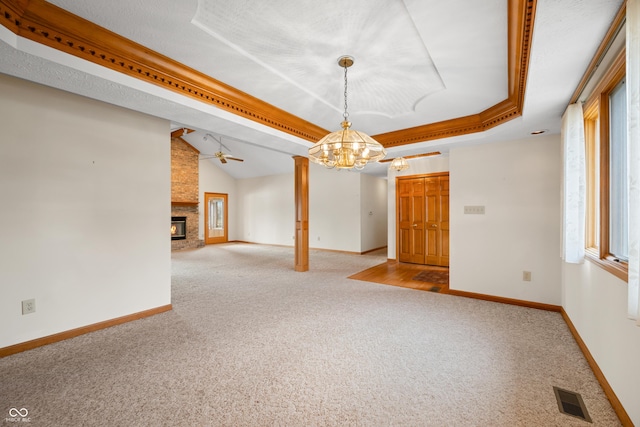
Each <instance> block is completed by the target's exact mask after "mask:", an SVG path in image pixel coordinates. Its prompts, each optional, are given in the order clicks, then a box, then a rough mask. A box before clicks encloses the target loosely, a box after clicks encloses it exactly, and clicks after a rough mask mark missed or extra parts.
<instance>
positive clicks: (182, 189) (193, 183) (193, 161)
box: [167, 138, 204, 251]
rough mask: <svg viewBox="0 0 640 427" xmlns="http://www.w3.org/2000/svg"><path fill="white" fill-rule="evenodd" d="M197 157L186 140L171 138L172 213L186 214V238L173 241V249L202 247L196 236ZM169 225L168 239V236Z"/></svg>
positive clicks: (197, 220)
mask: <svg viewBox="0 0 640 427" xmlns="http://www.w3.org/2000/svg"><path fill="white" fill-rule="evenodd" d="M199 158H200V152H199V151H198V150H197V149H195V148H194V147H192V146H191V145H189V144H188V143H187V142H186V141H184V140H183V139H181V138H172V139H171V216H184V217H187V232H186V237H187V238H186V239H184V240H172V241H171V250H172V251H176V250H182V249H193V248H201V247H203V246H204V241H203V240H200V239H199V238H198V224H199V220H200V214H199V210H198V191H199V188H198V173H199V170H198V162H199ZM170 220H171V218H169V221H170ZM168 228H169V227H167V238H171V237H170V233H169V231H168Z"/></svg>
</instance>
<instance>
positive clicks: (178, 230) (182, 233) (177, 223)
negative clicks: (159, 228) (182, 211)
mask: <svg viewBox="0 0 640 427" xmlns="http://www.w3.org/2000/svg"><path fill="white" fill-rule="evenodd" d="M186 238H187V217H186V216H172V217H171V240H185V239H186Z"/></svg>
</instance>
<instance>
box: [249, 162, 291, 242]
mask: <svg viewBox="0 0 640 427" xmlns="http://www.w3.org/2000/svg"><path fill="white" fill-rule="evenodd" d="M291 161H292V162H293V159H291ZM237 189H238V202H237V203H238V213H239V218H240V221H239V222H238V239H239V240H242V241H246V242H253V243H264V244H270V245H287V246H292V245H293V243H294V241H293V237H294V235H295V216H294V214H295V212H294V181H293V174H282V175H272V176H264V177H260V178H251V179H243V180H238V182H237Z"/></svg>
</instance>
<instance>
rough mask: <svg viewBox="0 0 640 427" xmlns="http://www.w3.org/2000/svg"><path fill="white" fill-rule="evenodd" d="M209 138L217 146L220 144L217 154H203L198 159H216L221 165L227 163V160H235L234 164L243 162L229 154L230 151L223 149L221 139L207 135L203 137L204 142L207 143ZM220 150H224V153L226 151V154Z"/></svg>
mask: <svg viewBox="0 0 640 427" xmlns="http://www.w3.org/2000/svg"><path fill="white" fill-rule="evenodd" d="M209 138H211V139H213V140H214V141H216V142H217V143H218V144H220V149H219V150H218V151H217V152H215V153H213V154H204V155H202V156H201V157H200V160H204V159H213V158H216V159H218V160H220V162H221V163H227V160H235V161H236V162H244V160H243V159H239V158H237V157H233V156H232V155H231V154H230V153H228V152H229V151H230V150H229V149H228V148H227V147H225V146H224V144H222V138H221V137H220V138H219V139H218V138H216V137H215V136H213V135H211V134H210V133H208V134H206V135H205V136H204V140H205V141H208V140H209ZM222 148H224V149H225V151H227V153H225V152H223V151H222Z"/></svg>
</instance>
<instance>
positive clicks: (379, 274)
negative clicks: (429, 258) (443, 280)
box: [349, 261, 449, 293]
mask: <svg viewBox="0 0 640 427" xmlns="http://www.w3.org/2000/svg"><path fill="white" fill-rule="evenodd" d="M422 271H447V272H448V271H449V268H448V267H435V266H431V265H420V264H408V263H402V262H396V261H387V262H386V263H383V264H380V265H376V266H375V267H371V268H368V269H366V270H364V271H361V272H359V273H356V274H354V275H352V276H349V279H355V280H363V281H365V282H374V283H382V284H385V285H392V286H400V287H403V288H411V289H418V290H421V291H430V292H440V293H447V291H448V290H449V285H448V284H446V285H442V284H437V283H429V282H424V281H421V280H414V277H416V276H417V275H418V274H419V273H420V272H422Z"/></svg>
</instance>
